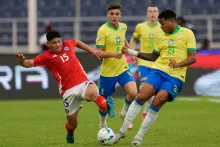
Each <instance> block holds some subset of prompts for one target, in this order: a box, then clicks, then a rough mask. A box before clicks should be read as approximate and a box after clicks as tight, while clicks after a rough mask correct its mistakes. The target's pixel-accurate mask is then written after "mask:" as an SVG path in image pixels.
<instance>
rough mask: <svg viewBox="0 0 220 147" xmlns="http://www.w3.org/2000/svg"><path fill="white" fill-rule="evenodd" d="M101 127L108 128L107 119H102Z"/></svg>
mask: <svg viewBox="0 0 220 147" xmlns="http://www.w3.org/2000/svg"><path fill="white" fill-rule="evenodd" d="M99 128H100V129H102V128H107V122H106V121H100V124H99Z"/></svg>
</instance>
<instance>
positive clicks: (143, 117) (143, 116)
mask: <svg viewBox="0 0 220 147" xmlns="http://www.w3.org/2000/svg"><path fill="white" fill-rule="evenodd" d="M146 115H147V114H146V113H144V112H143V113H142V116H141V119H142V120H144V119H145V117H146Z"/></svg>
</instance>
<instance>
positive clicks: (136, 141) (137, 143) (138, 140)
mask: <svg viewBox="0 0 220 147" xmlns="http://www.w3.org/2000/svg"><path fill="white" fill-rule="evenodd" d="M141 142H142V140H140V139H137V138H134V140H133V141H132V143H131V144H132V145H141Z"/></svg>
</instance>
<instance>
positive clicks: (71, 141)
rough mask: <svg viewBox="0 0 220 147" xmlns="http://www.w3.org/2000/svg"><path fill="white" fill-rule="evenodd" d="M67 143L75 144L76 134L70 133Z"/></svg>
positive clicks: (67, 136) (67, 135)
mask: <svg viewBox="0 0 220 147" xmlns="http://www.w3.org/2000/svg"><path fill="white" fill-rule="evenodd" d="M66 141H67V143H74V134H70V133H69V132H67V134H66Z"/></svg>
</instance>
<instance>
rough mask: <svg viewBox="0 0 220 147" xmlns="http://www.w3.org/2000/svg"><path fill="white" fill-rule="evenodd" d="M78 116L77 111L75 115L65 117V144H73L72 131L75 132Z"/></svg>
mask: <svg viewBox="0 0 220 147" xmlns="http://www.w3.org/2000/svg"><path fill="white" fill-rule="evenodd" d="M78 114H79V109H78V110H77V111H76V112H75V113H73V114H71V115H68V116H66V118H67V122H66V126H65V127H66V130H67V135H66V141H67V143H74V131H75V130H76V128H77V125H78Z"/></svg>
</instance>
